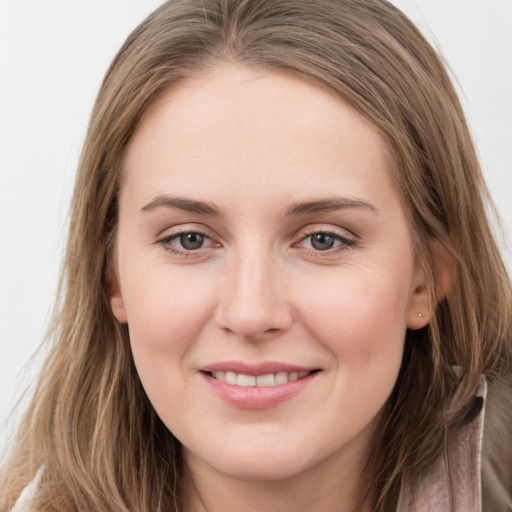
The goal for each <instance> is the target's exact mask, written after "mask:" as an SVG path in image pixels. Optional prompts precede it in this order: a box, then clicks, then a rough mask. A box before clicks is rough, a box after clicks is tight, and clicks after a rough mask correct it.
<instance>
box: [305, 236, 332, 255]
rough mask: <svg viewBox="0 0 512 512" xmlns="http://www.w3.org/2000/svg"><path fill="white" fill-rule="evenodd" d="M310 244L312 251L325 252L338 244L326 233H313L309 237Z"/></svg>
mask: <svg viewBox="0 0 512 512" xmlns="http://www.w3.org/2000/svg"><path fill="white" fill-rule="evenodd" d="M308 238H309V239H310V242H309V243H310V244H311V247H312V248H313V249H316V250H317V251H326V250H327V249H332V248H333V247H334V244H335V243H336V242H338V240H336V238H335V237H334V236H333V235H330V234H328V233H315V234H313V235H309V237H308Z"/></svg>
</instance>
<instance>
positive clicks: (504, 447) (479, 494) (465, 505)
mask: <svg viewBox="0 0 512 512" xmlns="http://www.w3.org/2000/svg"><path fill="white" fill-rule="evenodd" d="M476 404H477V405H478V407H480V406H481V408H480V411H479V412H478V414H477V415H476V416H475V418H474V419H473V420H472V421H471V422H470V423H468V424H467V425H465V427H464V428H463V429H462V430H461V432H460V433H459V434H458V437H457V439H456V440H455V442H453V443H451V444H450V446H448V448H447V450H446V453H445V454H444V456H443V457H440V458H439V459H438V460H437V462H436V463H435V464H434V465H433V466H432V468H431V469H430V471H429V472H428V474H427V475H426V476H425V478H424V479H423V480H422V482H421V484H420V485H418V486H416V487H414V488H410V487H408V486H407V484H405V485H403V486H402V489H401V493H400V501H399V504H398V509H397V512H512V391H511V390H510V389H509V390H507V389H501V390H500V389H497V388H494V389H493V386H492V385H490V386H488V385H487V382H486V380H485V378H483V377H482V380H481V384H480V388H479V390H478V393H477V399H476ZM484 430H485V435H484ZM38 476H39V475H38ZM37 479H38V477H36V479H35V480H34V481H33V482H32V483H31V484H30V485H29V486H28V487H27V488H26V489H25V490H24V491H23V494H22V495H21V496H20V499H19V500H18V502H17V503H16V506H15V507H14V508H13V509H12V511H11V512H34V511H33V509H32V508H31V507H30V500H31V498H32V496H33V495H34V493H35V490H36V488H37ZM318 512H321V511H318Z"/></svg>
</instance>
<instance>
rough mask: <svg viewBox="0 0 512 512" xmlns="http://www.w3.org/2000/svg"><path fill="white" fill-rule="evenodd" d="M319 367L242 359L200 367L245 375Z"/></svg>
mask: <svg viewBox="0 0 512 512" xmlns="http://www.w3.org/2000/svg"><path fill="white" fill-rule="evenodd" d="M317 369H318V368H313V367H307V366H301V365H296V364H289V363H280V362H277V361H266V362H261V363H244V362H242V361H223V362H218V363H212V364H207V365H205V366H202V367H201V368H200V370H201V371H203V372H207V373H212V372H219V371H223V372H234V373H243V374H244V375H254V376H255V377H257V376H258V375H267V374H269V373H279V372H285V373H293V372H297V373H300V372H310V371H313V370H317Z"/></svg>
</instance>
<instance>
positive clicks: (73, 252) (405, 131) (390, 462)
mask: <svg viewBox="0 0 512 512" xmlns="http://www.w3.org/2000/svg"><path fill="white" fill-rule="evenodd" d="M220 61H230V62H235V63H240V64H241V65H245V66H254V67H258V68H261V69H266V70H270V71H271V70H279V71H281V72H282V71H284V72H288V73H291V74H293V75H295V76H298V77H301V78H302V79H304V80H307V81H310V82H312V83H315V84H317V85H318V86H319V87H322V88H324V89H326V90H329V91H331V92H334V93H335V94H337V95H339V96H340V97H341V98H343V99H344V100H345V101H347V102H349V103H350V104H351V105H352V106H353V107H354V108H355V109H357V110H358V111H359V112H360V113H361V114H362V115H363V116H365V117H366V118H367V119H369V120H370V121H371V122H372V123H373V124H374V125H375V126H376V127H377V128H378V129H379V130H380V132H381V133H382V134H383V135H384V136H385V137H386V139H387V141H388V144H389V146H390V148H391V150H392V152H393V155H394V160H395V169H394V179H395V181H396V185H397V187H398V190H399V191H400V193H401V196H402V199H403V202H404V205H405V207H406V211H407V215H408V219H409V223H410V226H411V231H412V233H413V238H414V243H415V252H416V258H417V264H418V265H422V266H423V267H424V268H425V270H426V271H427V272H429V275H430V296H431V309H432V319H431V321H430V324H429V326H428V327H427V328H425V329H422V330H420V331H414V332H413V331H411V332H408V333H407V338H406V344H405V353H404V360H403V364H402V368H401V372H400V375H399V378H398V381H397V384H396V387H395V390H394V391H393V393H392V395H391V397H390V398H389V400H388V402H387V404H386V406H385V408H384V411H383V414H382V418H381V423H380V425H379V426H378V428H377V429H376V435H375V437H374V439H373V446H372V449H371V455H370V458H369V460H368V462H367V466H366V471H367V475H366V481H367V482H368V483H367V485H366V488H365V489H364V490H363V492H364V495H365V497H368V499H369V500H370V503H371V504H372V507H373V508H372V509H373V510H376V511H389V510H392V508H393V506H394V505H395V504H396V501H397V496H398V493H399V489H400V485H401V482H402V480H403V479H404V478H407V479H409V480H410V481H414V480H415V479H417V478H419V477H421V474H422V472H423V471H424V470H425V469H426V468H428V466H429V465H430V464H431V463H432V461H433V460H434V459H435V458H436V457H437V456H438V455H439V454H440V453H441V451H442V449H443V445H444V443H445V442H446V438H447V437H448V438H449V435H450V434H451V433H453V432H455V431H457V429H458V428H459V427H460V426H461V425H462V424H463V422H464V419H465V417H466V415H467V413H468V410H469V409H470V407H471V403H472V399H473V395H474V393H475V390H476V388H477V387H478V382H479V375H480V374H482V373H485V374H486V375H487V376H488V377H489V379H490V380H494V381H496V382H497V383H498V384H499V382H500V379H501V378H502V375H504V373H505V371H508V367H509V364H510V356H511V353H512V347H511V341H512V332H511V325H512V322H511V291H510V281H509V278H508V276H507V274H506V271H505V268H504V265H503V263H502V260H501V257H500V254H499V251H498V248H497V246H496V243H495V240H494V238H493V235H492V233H491V230H490V227H489V223H488V220H487V216H486V209H488V208H492V206H491V204H492V203H491V202H490V199H489V197H488V194H487V191H486V188H485V184H484V182H483V179H482V175H481V171H480V168H479V164H478V161H477V158H476V156H475V151H474V148H473V145H472V141H471V137H470V134H469V132H468V128H467V126H466V122H465V119H464V115H463V112H462V109H461V106H460V104H459V101H458V98H457V95H456V93H455V91H454V88H453V86H452V84H451V82H450V79H449V77H448V74H447V72H446V70H445V69H444V67H443V65H442V63H441V61H440V59H439V57H438V56H437V55H436V53H435V51H434V50H433V49H432V48H431V46H430V45H429V44H428V43H427V42H426V40H425V39H424V38H423V36H422V35H421V34H420V33H419V31H418V30H417V29H416V28H415V27H414V26H413V24H412V23H411V22H410V21H409V20H408V19H407V18H406V17H405V16H404V15H403V14H402V13H401V12H400V11H398V10H397V9H396V8H394V7H393V6H392V5H391V4H389V3H388V2H386V1H384V0H271V1H270V0H174V1H170V2H167V3H165V4H164V5H162V6H161V7H160V8H159V9H158V10H157V11H155V12H154V13H153V14H152V15H151V16H149V17H148V18H147V19H146V20H145V21H144V22H143V23H142V24H141V25H140V26H139V27H137V28H136V29H135V31H134V32H133V33H132V34H131V35H130V36H129V38H128V39H127V41H126V42H125V44H124V45H123V47H122V48H121V50H120V51H119V53H118V54H117V56H116V57H115V59H114V61H113V63H112V65H111V67H110V69H109V70H108V72H107V74H106V77H105V79H104V82H103V85H102V87H101V89H100V92H99V95H98V98H97V101H96V104H95V107H94V110H93V113H92V118H91V121H90V125H89V130H88V134H87V138H86V142H85V145H84V148H83V152H82V156H81V160H80V165H79V170H78V175H77V179H76V185H75V191H74V196H73V202H72V214H71V221H70V228H69V239H68V246H67V251H66V255H65V260H64V266H63V273H62V278H61V285H60V292H59V300H58V303H57V308H56V314H55V319H54V323H53V328H52V333H51V336H50V337H49V338H48V340H47V344H49V345H50V348H51V350H50V355H49V357H48V359H47V361H46V363H45V366H44V369H43V372H42V374H41V377H40V380H39V384H38V387H37V390H36V392H35V395H34V398H33V400H32V403H31V405H30V407H29V409H28V412H27V413H26V415H25V417H24V419H23V421H22V423H21V426H20V428H19V433H18V438H17V444H16V446H15V449H14V451H13V453H12V456H11V458H10V460H9V461H8V463H7V464H6V465H5V466H4V468H3V470H2V475H1V480H0V487H1V488H2V496H1V498H0V510H1V511H5V510H8V509H9V508H10V507H12V506H13V504H14V501H15V499H16V497H17V495H18V494H19V492H20V490H21V489H22V488H23V486H25V485H26V484H27V483H28V481H30V480H31V479H32V477H33V476H34V475H35V473H36V472H37V471H38V470H39V469H40V468H42V476H41V480H40V483H39V488H38V495H37V503H36V505H37V506H38V507H39V509H40V510H46V511H53V510H58V511H59V512H64V511H78V510H89V511H112V512H114V511H115V512H119V511H126V512H127V511H132V512H133V511H163V510H169V509H171V508H172V507H174V509H175V510H176V509H177V508H178V507H179V502H180V496H181V491H180V482H181V474H182V468H181V464H182V463H181V459H180V446H179V443H178V442H177V441H176V439H175V438H174V437H173V435H172V433H171V432H169V431H168V430H167V428H166V427H165V426H164V425H163V424H162V422H161V421H160V419H159V418H158V417H157V415H156V413H155V411H154V410H153V408H152V406H151V404H150V403H149V401H148V399H147V397H146V395H145V393H144V391H143V389H142V386H141V384H140V381H139V378H138V376H137V373H136V370H135V367H134V364H133V360H132V356H131V352H130V348H129V341H128V332H127V329H126V327H125V326H122V325H119V324H118V323H117V322H116V321H115V319H114V317H113V315H112V312H111V309H110V306H109V286H108V282H109V272H110V271H111V261H112V250H113V241H114V237H115V229H116V223H117V204H116V201H117V193H118V189H119V183H120V179H121V171H122V164H123V154H124V150H125V148H126V145H127V143H128V141H129V140H130V137H131V136H132V134H133V133H134V131H135V130H136V129H137V126H138V124H139V122H140V120H141V118H142V116H143V115H144V113H145V112H146V111H147V109H148V108H149V106H150V105H151V104H152V103H153V102H154V100H155V98H156V97H157V95H159V94H160V93H161V92H162V91H163V90H165V89H167V88H169V87H171V86H172V85H173V84H176V83H178V82H180V81H183V80H185V79H186V78H187V77H189V76H192V75H194V74H197V73H204V72H205V70H207V69H208V68H211V67H213V66H215V64H216V63H218V62H220ZM436 246H437V247H438V248H439V247H440V248H442V253H443V254H445V257H446V259H447V260H448V261H449V266H450V269H451V276H452V277H451V286H450V289H449V291H448V293H447V295H446V296H445V297H437V298H436V269H435V263H434V260H435V258H434V254H433V253H434V250H433V247H436ZM453 365H459V366H461V367H462V369H463V371H462V375H461V377H460V379H459V380H457V379H456V378H455V376H454V373H453V371H452V366H453Z"/></svg>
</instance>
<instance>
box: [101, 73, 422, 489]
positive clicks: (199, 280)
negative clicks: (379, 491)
mask: <svg viewBox="0 0 512 512" xmlns="http://www.w3.org/2000/svg"><path fill="white" fill-rule="evenodd" d="M390 161H391V158H390V154H389V152H388V148H387V146H386V144H385V142H384V140H383V138H382V137H381V135H380V134H379V132H378V131H377V130H376V129H375V127H373V126H372V125H371V124H370V123H369V122H367V121H366V120H365V119H364V118H363V117H361V116H360V115H359V114H358V113H356V112H355V111H354V110H353V109H352V108H350V107H349V106H347V105H346V104H345V103H343V102H342V101H341V100H339V99H336V98H334V97H333V96H331V95H329V94H328V93H326V92H324V91H322V90H320V89H319V88H317V87H315V86H314V85H310V84H308V83H307V82H305V81H302V80H300V79H297V78H294V77H290V76H287V75H284V74H279V73H275V72H266V71H257V70H251V69H247V68H242V67H236V66H228V65H225V66H219V67H218V68H217V69H216V70H215V71H214V72H212V71H210V72H208V74H205V75H204V76H202V77H199V78H194V79H189V80H188V81H185V82H183V83H182V84H181V85H179V86H178V87H175V88H173V89H172V90H169V91H167V92H166V93H165V94H164V95H163V96H161V98H160V99H159V100H158V102H157V103H156V104H154V106H153V107H152V109H151V110H150V111H149V112H148V113H147V115H146V117H145V118H144V120H143V122H142V124H141V125H140V127H139V128H138V129H137V131H136V133H135V135H134V137H133V138H132V140H131V142H130V144H129V147H128V150H127V154H126V161H125V166H124V176H123V184H122V188H121V191H120V200H119V229H118V232H117V242H116V264H117V282H116V283H113V287H112V288H113V292H112V298H111V303H112V308H113V311H114V314H115V315H116V317H117V319H118V320H119V321H121V322H127V323H128V327H129V332H130V341H131V347H132V350H133V357H134V360H135V364H136V367H137V371H138V373H139V375H140V379H141V381H142V384H143V385H144V388H145V390H146V392H147V394H148V397H149V399H150V400H151V403H152V404H153V406H154V408H155V410H156V412H157V413H158V415H159V416H160V417H161V419H162V420H163V422H164V423H165V424H166V425H167V427H168V428H169V429H170V430H171V431H172V432H173V434H174V435H175V436H176V437H177V438H178V439H179V440H180V441H181V443H182V444H183V446H184V453H185V460H186V461H187V463H188V465H189V466H190V467H192V468H194V470H195V471H200V470H204V471H209V472H210V473H211V472H213V473H221V474H223V475H228V476H231V477H236V478H244V479H252V480H275V479H280V478H285V477H291V476H293V475H297V474H300V473H303V472H305V471H313V470H315V468H320V467H325V466H326V465H328V466H329V467H333V465H334V466H336V465H338V466H342V465H346V464H347V461H350V464H351V469H352V468H357V465H358V464H359V463H360V462H361V457H362V456H363V455H364V451H365V449H366V448H367V446H368V442H369V438H370V436H371V434H372V431H373V427H374V425H375V422H376V418H377V417H378V415H379V411H380V410H381V408H382V407H383V405H384V403H385V402H386V400H387V398H388V397H389V395H390V393H391V391H392V388H393V386H394V384H395V381H396V378H397V374H398V371H399V368H400V363H401V358H402V352H403V345H404V336H405V331H406V328H408V327H409V328H412V329H416V328H420V327H423V326H424V324H425V322H426V320H425V317H420V316H419V315H418V313H420V312H422V310H423V312H425V311H426V310H427V298H426V290H425V283H424V278H423V273H422V272H420V271H418V270H416V269H415V266H414V262H413V253H412V244H411V234H410V232H409V228H408V224H407V221H406V216H405V214H404V208H403V206H402V204H401V200H400V197H399V194H398V193H397V191H396V190H395V186H394V185H393V183H392V180H391V177H390V176H391V163H390Z"/></svg>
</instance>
